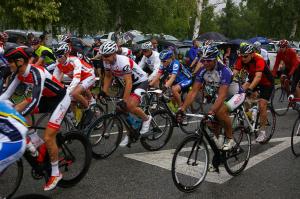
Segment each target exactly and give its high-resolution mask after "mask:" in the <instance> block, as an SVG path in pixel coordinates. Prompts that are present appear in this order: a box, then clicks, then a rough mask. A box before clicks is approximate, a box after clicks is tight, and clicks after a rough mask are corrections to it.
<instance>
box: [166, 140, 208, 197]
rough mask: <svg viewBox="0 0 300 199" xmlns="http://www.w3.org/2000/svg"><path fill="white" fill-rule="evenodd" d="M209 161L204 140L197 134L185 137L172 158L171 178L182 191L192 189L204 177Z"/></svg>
mask: <svg viewBox="0 0 300 199" xmlns="http://www.w3.org/2000/svg"><path fill="white" fill-rule="evenodd" d="M208 163H209V151H208V148H207V145H206V142H205V141H204V140H203V138H202V137H200V136H199V135H190V136H188V137H186V138H185V139H184V140H183V141H182V142H181V143H180V144H179V145H178V147H177V148H176V151H175V153H174V156H173V159H172V169H171V172H172V178H173V182H174V184H175V186H176V187H177V188H178V189H179V190H180V191H182V192H186V193H188V192H192V191H194V190H195V189H196V188H197V187H198V186H199V185H200V184H201V183H202V182H203V181H204V179H205V177H206V174H207V170H208Z"/></svg>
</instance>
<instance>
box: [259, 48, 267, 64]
mask: <svg viewBox="0 0 300 199" xmlns="http://www.w3.org/2000/svg"><path fill="white" fill-rule="evenodd" d="M260 55H261V56H262V57H263V58H264V60H265V61H266V63H267V62H268V60H269V56H268V52H267V51H266V50H265V49H263V48H262V49H260Z"/></svg>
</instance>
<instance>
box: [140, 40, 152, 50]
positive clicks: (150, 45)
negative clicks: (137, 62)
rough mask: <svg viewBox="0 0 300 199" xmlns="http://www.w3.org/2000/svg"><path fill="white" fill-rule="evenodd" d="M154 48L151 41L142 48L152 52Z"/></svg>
mask: <svg viewBox="0 0 300 199" xmlns="http://www.w3.org/2000/svg"><path fill="white" fill-rule="evenodd" d="M152 48H153V46H152V43H151V41H147V42H145V43H143V44H142V46H141V49H142V50H150V49H152Z"/></svg>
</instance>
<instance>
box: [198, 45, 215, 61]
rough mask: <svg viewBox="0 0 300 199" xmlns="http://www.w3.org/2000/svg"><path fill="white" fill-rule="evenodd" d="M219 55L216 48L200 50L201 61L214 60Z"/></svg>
mask: <svg viewBox="0 0 300 199" xmlns="http://www.w3.org/2000/svg"><path fill="white" fill-rule="evenodd" d="M218 55H219V49H218V48H217V47H216V46H211V45H208V46H204V47H203V49H202V59H206V60H214V59H217V57H218Z"/></svg>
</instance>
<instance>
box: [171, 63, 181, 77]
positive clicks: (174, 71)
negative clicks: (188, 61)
mask: <svg viewBox="0 0 300 199" xmlns="http://www.w3.org/2000/svg"><path fill="white" fill-rule="evenodd" d="M179 70H180V64H179V63H177V62H175V63H173V65H172V72H171V74H174V75H177V74H178V72H179Z"/></svg>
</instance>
